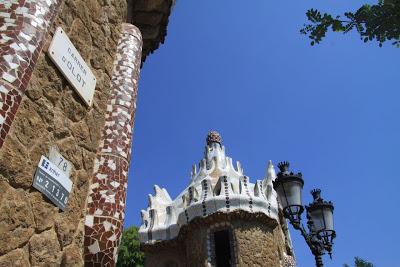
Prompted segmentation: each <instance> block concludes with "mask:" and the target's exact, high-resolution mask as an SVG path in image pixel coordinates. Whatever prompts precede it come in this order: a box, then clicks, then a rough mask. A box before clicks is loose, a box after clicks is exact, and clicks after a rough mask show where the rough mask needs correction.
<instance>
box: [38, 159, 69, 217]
mask: <svg viewBox="0 0 400 267" xmlns="http://www.w3.org/2000/svg"><path fill="white" fill-rule="evenodd" d="M33 187H34V188H36V189H37V190H39V191H40V192H42V193H43V194H44V195H45V196H47V197H48V198H49V199H50V200H51V201H52V202H53V203H54V204H55V205H56V206H57V207H59V208H60V209H61V210H65V207H66V206H67V203H68V198H69V193H70V192H71V189H72V181H71V180H70V179H69V178H68V177H67V176H66V175H65V174H64V173H63V172H62V171H61V170H60V169H59V168H58V167H57V166H56V165H55V164H53V163H52V162H51V161H50V160H48V159H47V158H46V157H45V156H42V157H41V158H40V161H39V165H38V168H37V170H36V173H35V178H34V179H33Z"/></svg>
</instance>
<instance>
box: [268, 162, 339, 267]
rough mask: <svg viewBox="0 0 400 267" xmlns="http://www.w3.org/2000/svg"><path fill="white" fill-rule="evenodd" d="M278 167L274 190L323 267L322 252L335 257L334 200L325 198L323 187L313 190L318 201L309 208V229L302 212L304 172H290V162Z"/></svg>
mask: <svg viewBox="0 0 400 267" xmlns="http://www.w3.org/2000/svg"><path fill="white" fill-rule="evenodd" d="M278 168H279V170H280V172H279V173H278V175H277V178H276V180H275V181H274V189H275V190H276V192H277V193H278V198H279V202H280V204H281V206H282V210H283V215H284V217H285V218H286V219H288V220H289V221H290V223H291V224H292V226H293V228H295V229H296V230H299V231H300V232H301V235H302V236H303V237H304V239H305V241H306V243H307V245H308V246H309V247H310V249H311V252H312V254H313V255H314V257H315V262H316V266H317V267H322V266H323V262H322V255H324V254H325V252H328V254H329V256H330V257H331V258H332V246H333V239H334V238H335V237H336V232H335V230H334V228H333V209H334V207H333V203H332V202H330V201H325V200H323V199H322V197H321V190H320V189H314V190H312V191H311V194H312V196H313V198H314V201H313V202H312V203H310V204H309V205H308V206H306V207H305V209H306V211H307V212H306V213H307V227H308V230H309V231H308V232H307V230H306V229H305V228H304V226H303V225H302V224H301V214H302V213H303V211H304V207H303V205H302V198H301V196H302V190H303V185H304V180H303V178H302V174H301V173H297V174H295V173H293V172H290V171H289V162H287V161H284V162H281V163H279V164H278Z"/></svg>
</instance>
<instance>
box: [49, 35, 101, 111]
mask: <svg viewBox="0 0 400 267" xmlns="http://www.w3.org/2000/svg"><path fill="white" fill-rule="evenodd" d="M48 54H49V56H50V58H51V60H53V62H54V63H55V64H56V66H57V68H58V69H59V70H60V71H61V73H62V74H63V75H64V76H65V78H66V79H67V80H68V81H69V83H70V84H71V85H72V87H74V89H75V90H76V91H77V93H78V94H79V95H80V97H81V98H82V99H83V100H84V101H85V103H86V104H87V105H88V106H91V105H92V103H93V95H94V89H95V87H96V77H95V76H94V74H93V73H92V71H91V70H90V68H89V66H88V65H87V64H86V62H85V61H84V60H83V58H82V57H81V55H80V54H79V52H78V50H76V48H75V46H74V45H73V44H72V42H71V40H70V39H69V38H68V36H67V35H66V33H65V32H64V30H63V29H62V28H61V27H57V29H56V32H55V34H54V37H53V40H52V41H51V44H50V47H49V50H48Z"/></svg>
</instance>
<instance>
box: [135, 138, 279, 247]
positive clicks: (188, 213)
mask: <svg viewBox="0 0 400 267" xmlns="http://www.w3.org/2000/svg"><path fill="white" fill-rule="evenodd" d="M275 178H276V174H275V170H274V167H273V165H272V162H271V161H269V163H268V166H267V171H266V174H265V177H264V178H263V179H262V180H257V181H256V182H255V183H251V182H250V180H249V178H248V177H247V176H245V175H244V173H243V169H242V167H241V165H240V163H239V162H237V163H236V168H235V167H234V166H233V161H232V159H231V158H230V157H227V156H226V155H225V147H224V146H222V145H221V144H220V142H214V141H210V142H208V144H207V146H206V149H205V155H204V159H202V160H201V161H200V163H199V168H198V169H197V166H196V165H195V166H193V168H192V172H191V179H190V183H189V185H188V186H187V187H186V188H185V190H183V192H182V193H181V194H180V195H178V197H177V198H176V199H175V200H172V199H171V198H170V196H169V194H168V192H167V191H166V190H165V189H164V188H163V189H161V188H160V187H158V186H157V185H156V186H154V192H155V193H154V196H153V195H149V207H148V208H147V210H142V212H141V213H142V225H141V227H140V229H139V238H140V241H141V242H142V243H153V242H156V241H161V240H170V239H174V238H176V237H177V236H178V234H179V229H180V228H181V227H182V226H184V225H186V224H188V223H190V222H191V221H192V220H193V219H194V218H197V217H207V216H209V215H211V214H213V213H216V212H224V213H229V212H232V211H236V210H243V211H246V212H249V213H256V212H261V213H264V214H265V215H267V216H268V217H270V218H272V219H275V220H277V221H279V220H278V202H277V194H276V192H275V190H274V189H273V185H272V182H273V181H274V180H275Z"/></svg>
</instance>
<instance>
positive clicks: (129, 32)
mask: <svg viewBox="0 0 400 267" xmlns="http://www.w3.org/2000/svg"><path fill="white" fill-rule="evenodd" d="M141 53H142V37H141V34H140V31H139V30H138V29H137V28H136V27H135V26H133V25H131V24H126V23H124V24H122V31H121V36H120V40H119V43H118V46H117V53H116V58H115V61H114V70H113V77H112V79H111V95H110V97H109V99H108V103H107V112H106V116H105V118H106V120H105V125H104V130H103V141H102V142H101V143H100V145H99V150H98V155H97V158H96V160H95V166H94V174H93V178H92V184H91V186H90V189H89V195H88V199H87V215H86V217H85V240H84V254H85V255H84V260H85V265H86V266H114V265H115V263H116V261H117V252H118V245H119V242H120V238H121V234H122V230H123V225H124V218H125V200H126V189H127V182H128V169H129V162H130V156H131V143H132V129H133V125H134V120H135V116H134V115H135V110H136V97H137V83H138V79H139V71H140V64H141Z"/></svg>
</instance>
